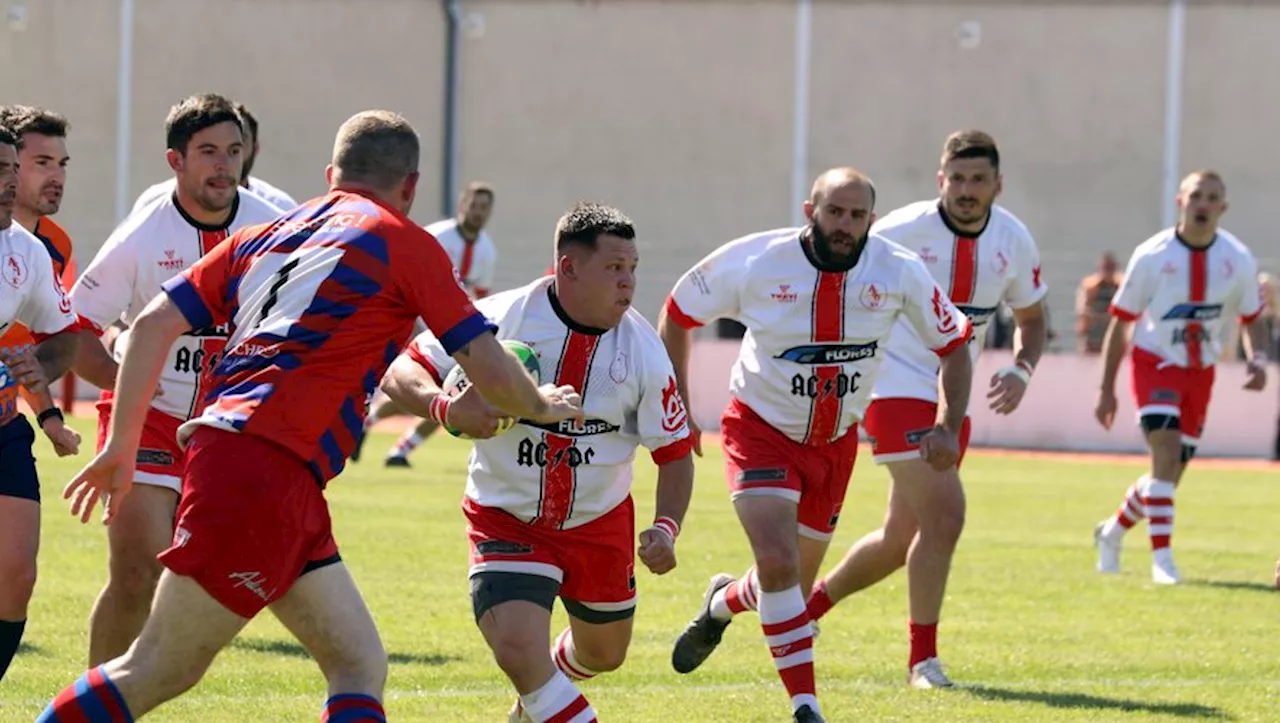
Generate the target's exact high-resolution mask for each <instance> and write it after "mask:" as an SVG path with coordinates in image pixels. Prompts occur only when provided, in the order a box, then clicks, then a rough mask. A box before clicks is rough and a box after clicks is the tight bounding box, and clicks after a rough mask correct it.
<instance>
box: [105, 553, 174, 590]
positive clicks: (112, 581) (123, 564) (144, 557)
mask: <svg viewBox="0 0 1280 723" xmlns="http://www.w3.org/2000/svg"><path fill="white" fill-rule="evenodd" d="M162 572H164V568H163V566H161V565H160V562H159V561H158V560H156V557H155V553H152V552H149V551H146V550H142V549H140V548H132V547H131V548H124V549H118V550H113V551H112V555H111V565H110V573H111V574H110V576H109V577H108V579H107V586H108V587H110V588H111V589H112V590H113V591H114V592H115V593H116V594H117V595H120V596H122V597H124V598H126V599H129V600H142V601H145V602H147V603H150V602H151V598H152V596H153V595H155V591H156V584H157V583H159V582H160V574H161V573H162Z"/></svg>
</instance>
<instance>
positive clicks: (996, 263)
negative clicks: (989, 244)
mask: <svg viewBox="0 0 1280 723" xmlns="http://www.w3.org/2000/svg"><path fill="white" fill-rule="evenodd" d="M1008 269H1009V257H1008V256H1006V255H1005V253H1004V251H997V252H996V255H995V256H994V257H992V259H991V270H992V271H994V272H996V273H997V274H1001V275H1003V274H1004V272H1005V271H1007V270H1008Z"/></svg>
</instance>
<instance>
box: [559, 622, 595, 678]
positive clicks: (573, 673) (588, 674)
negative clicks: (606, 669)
mask: <svg viewBox="0 0 1280 723" xmlns="http://www.w3.org/2000/svg"><path fill="white" fill-rule="evenodd" d="M551 659H552V660H554V661H555V663H556V667H557V668H559V669H560V672H561V673H564V674H565V675H567V676H568V677H569V679H570V680H573V681H578V680H590V679H592V678H594V677H596V676H597V675H599V674H600V671H597V670H592V669H591V668H588V667H587V666H585V665H583V664H582V663H580V662H579V661H578V655H577V652H576V651H575V650H574V648H573V632H572V630H571V629H569V628H565V629H564V632H562V633H560V637H558V638H556V645H555V647H554V648H553V649H552V650H551Z"/></svg>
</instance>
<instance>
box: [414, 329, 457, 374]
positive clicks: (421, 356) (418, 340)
mask: <svg viewBox="0 0 1280 723" xmlns="http://www.w3.org/2000/svg"><path fill="white" fill-rule="evenodd" d="M404 354H405V356H407V357H409V358H410V359H412V360H413V361H414V362H417V364H418V366H420V367H422V368H423V369H426V370H427V373H428V374H430V375H431V378H432V379H434V380H435V382H436V384H437V385H443V384H444V378H445V377H447V376H449V372H451V371H453V367H454V366H456V365H457V362H456V361H454V359H453V357H451V356H449V354H448V353H446V352H445V350H444V345H443V344H441V343H440V340H439V339H437V338H436V335H435V334H432V333H431V330H430V329H426V330H424V331H423V332H422V333H421V334H418V335H417V336H415V337H414V338H413V341H411V342H409V346H407V347H405V350H404Z"/></svg>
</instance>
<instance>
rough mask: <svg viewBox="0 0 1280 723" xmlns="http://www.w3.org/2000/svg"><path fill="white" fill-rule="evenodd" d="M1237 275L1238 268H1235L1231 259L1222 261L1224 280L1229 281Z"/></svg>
mask: <svg viewBox="0 0 1280 723" xmlns="http://www.w3.org/2000/svg"><path fill="white" fill-rule="evenodd" d="M1235 274H1236V266H1235V264H1233V263H1231V259H1223V260H1222V276H1223V278H1226V279H1229V278H1231V277H1232V276H1235Z"/></svg>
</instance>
